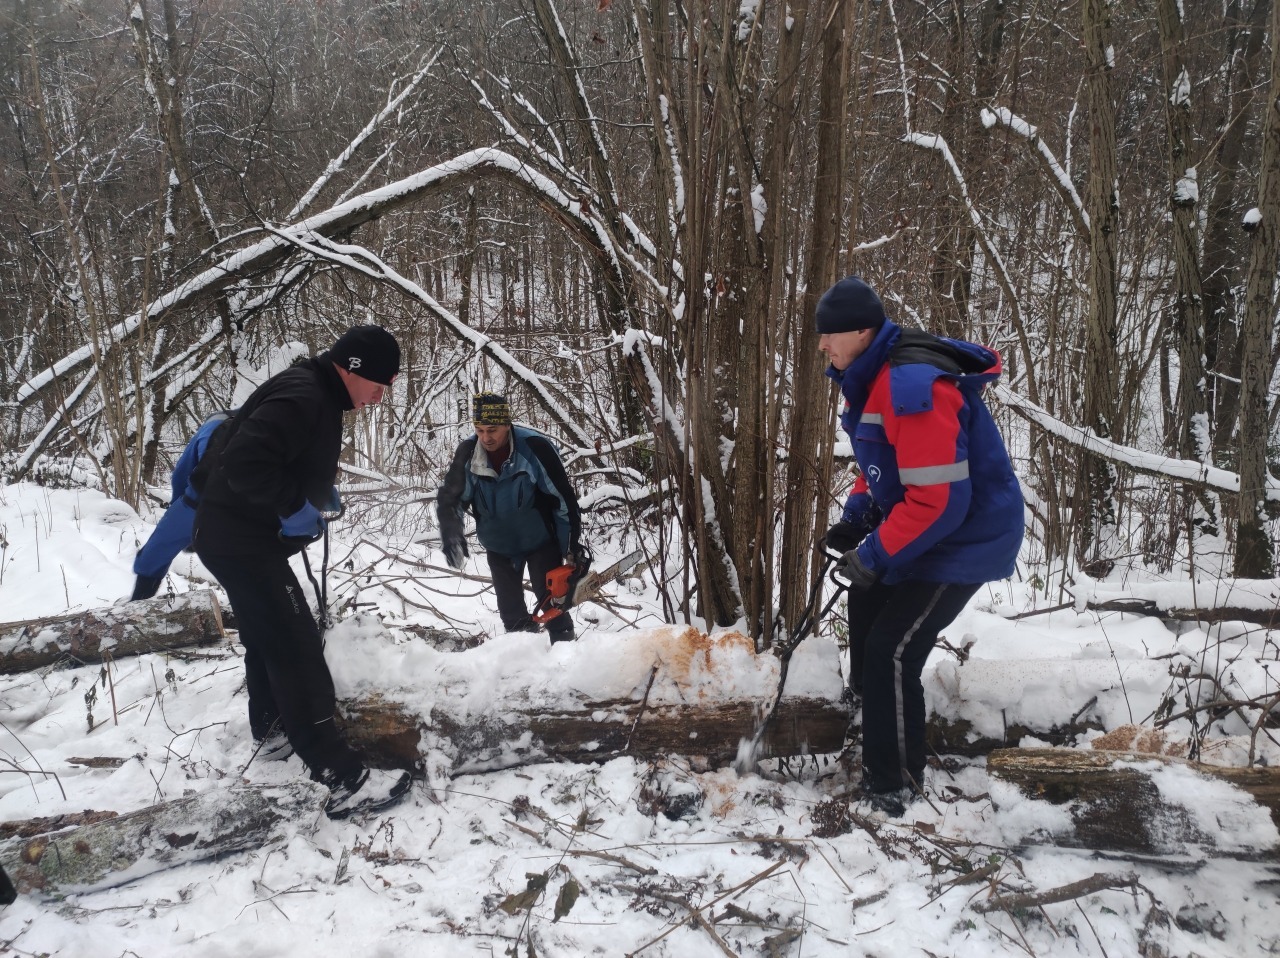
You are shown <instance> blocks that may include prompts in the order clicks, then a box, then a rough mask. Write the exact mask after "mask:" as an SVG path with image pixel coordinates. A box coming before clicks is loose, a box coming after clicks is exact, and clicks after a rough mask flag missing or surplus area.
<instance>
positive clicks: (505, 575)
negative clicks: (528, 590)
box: [486, 539, 573, 638]
mask: <svg viewBox="0 0 1280 958" xmlns="http://www.w3.org/2000/svg"><path fill="white" fill-rule="evenodd" d="M486 557H487V558H488V560H489V575H490V577H491V578H492V579H493V591H494V594H495V595H497V597H498V615H500V616H502V626H503V628H505V629H506V630H507V631H508V632H520V631H523V630H526V629H528V630H530V631H534V630H536V628H537V627H536V625H534V622H533V619H531V618H530V617H529V609H528V607H527V606H526V605H525V603H524V570H525V566H526V565H527V566H528V567H529V582H530V584H531V585H532V586H533V594H534V595H535V596H537V597H538V601H539V602H541V601H542V599H543V597H545V596H546V594H547V573H548V572H550V571H551V570H552V569H554V568H555V567H556V566H558V565H560V564H561V560H562V559H563V556H561V554H560V545H559V543H558V542H556V540H555V539H552V540H550V541H549V542H547V544H546V545H543V546H539V547H538V548H537V549H535V550H534V551H533V552H531V553H529V555H527V556H525V557H523V558H513V557H512V556H503V555H498V554H497V553H496V552H489V553H487V554H486ZM530 627H532V628H530ZM547 631H548V632H549V633H550V634H551V637H552V638H555V637H557V636H560V635H565V634H566V633H569V632H572V631H573V619H571V618H569V613H568V612H564V613H562V614H560V615H558V616H556V617H555V618H554V619H552V620H551V621H550V622H548V623H547Z"/></svg>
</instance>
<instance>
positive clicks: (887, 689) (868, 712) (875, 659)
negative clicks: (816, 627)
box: [849, 582, 979, 792]
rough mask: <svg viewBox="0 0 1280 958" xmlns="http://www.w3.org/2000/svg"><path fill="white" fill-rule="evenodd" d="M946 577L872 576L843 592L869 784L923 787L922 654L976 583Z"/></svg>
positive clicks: (851, 678) (865, 782) (888, 788)
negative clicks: (886, 580) (863, 587)
mask: <svg viewBox="0 0 1280 958" xmlns="http://www.w3.org/2000/svg"><path fill="white" fill-rule="evenodd" d="M978 588H979V586H977V585H953V584H948V583H945V582H900V583H897V584H895V585H884V584H883V583H879V582H877V583H876V584H875V585H873V586H872V587H871V588H870V589H868V590H867V591H866V592H861V593H857V592H855V593H851V594H850V596H849V658H850V672H849V684H850V685H851V686H853V687H854V688H855V689H857V688H858V686H859V684H860V685H861V691H862V778H863V785H864V786H865V787H866V788H868V789H870V790H871V791H877V792H881V791H891V790H893V789H897V788H902V787H904V786H912V785H915V786H919V787H923V783H924V765H925V757H926V750H925V712H924V686H923V685H922V684H921V681H920V674H921V673H922V672H923V671H924V664H925V660H926V659H928V658H929V653H930V652H932V651H933V647H934V645H935V644H936V643H937V641H938V633H939V632H941V631H942V630H943V629H945V628H946V627H947V626H948V625H950V624H951V622H952V621H953V620H954V619H955V617H956V616H957V615H959V614H960V612H961V611H962V610H963V609H964V607H965V604H966V603H967V602H968V601H969V599H970V598H972V597H973V595H974V594H975V593H976V592H977V591H978Z"/></svg>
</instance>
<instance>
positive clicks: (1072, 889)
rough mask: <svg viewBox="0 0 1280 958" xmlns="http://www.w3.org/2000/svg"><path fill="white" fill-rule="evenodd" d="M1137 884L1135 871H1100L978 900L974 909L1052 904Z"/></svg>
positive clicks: (988, 909)
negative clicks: (1044, 887)
mask: <svg viewBox="0 0 1280 958" xmlns="http://www.w3.org/2000/svg"><path fill="white" fill-rule="evenodd" d="M1137 884H1138V876H1137V874H1136V873H1134V872H1126V873H1125V874H1123V875H1111V874H1107V873H1105V872H1099V873H1098V874H1096V875H1090V876H1089V877H1088V878H1082V879H1081V880H1080V881H1075V882H1071V883H1070V884H1068V885H1060V886H1058V887H1057V888H1051V889H1049V890H1048V891H1042V892H1023V893H1020V894H1016V895H1002V896H999V897H996V898H988V899H987V900H986V901H980V902H976V903H975V904H974V906H973V909H974V911H978V912H983V913H986V912H992V911H999V910H1001V909H1008V910H1013V909H1015V908H1037V907H1039V906H1040V905H1051V904H1054V903H1055V902H1062V901H1072V900H1073V899H1076V898H1083V897H1084V896H1085V895H1092V894H1093V893H1094V892H1098V891H1106V890H1107V889H1109V888H1133V887H1134V886H1136V885H1137Z"/></svg>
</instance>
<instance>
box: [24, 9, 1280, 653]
mask: <svg viewBox="0 0 1280 958" xmlns="http://www.w3.org/2000/svg"><path fill="white" fill-rule="evenodd" d="M0 18H2V24H3V26H2V29H0V66H2V69H0V98H2V100H3V105H4V109H3V118H2V119H0V197H3V200H2V203H0V474H2V475H3V477H4V479H5V481H8V482H12V481H17V480H20V479H24V478H34V479H37V480H38V481H41V482H45V483H49V484H66V483H73V484H74V483H86V482H87V483H89V484H91V485H95V486H97V487H99V488H101V489H103V490H104V491H106V492H107V493H108V494H110V495H113V496H116V497H118V498H120V499H122V500H124V501H126V502H129V503H130V504H132V505H135V506H137V505H138V504H139V503H140V502H141V501H142V500H143V499H144V498H145V497H147V496H148V495H154V493H153V492H152V491H151V488H152V487H153V486H156V485H159V484H163V482H164V481H165V479H166V478H167V474H168V469H169V466H170V464H171V462H172V460H173V458H174V457H175V456H176V454H177V452H178V451H179V450H180V449H181V447H182V444H183V443H184V442H185V440H186V438H187V437H189V436H190V435H191V434H192V433H193V431H194V429H195V427H196V425H197V424H198V423H199V422H200V421H201V420H202V419H203V418H204V417H205V416H207V415H209V414H210V413H212V412H213V411H214V410H216V409H219V408H223V407H224V406H226V405H227V404H228V402H229V401H230V397H231V396H232V395H233V394H234V393H235V391H236V387H237V384H238V383H239V382H240V381H241V380H242V379H243V378H244V377H246V376H251V375H252V371H254V370H257V369H260V368H261V367H262V366H263V365H265V364H266V362H267V360H268V358H269V357H271V356H273V355H277V354H278V353H279V351H280V350H281V348H282V347H284V346H286V344H289V343H301V344H302V345H303V346H304V347H305V348H306V349H307V350H308V351H318V350H321V349H323V348H325V347H326V346H327V345H328V344H329V343H331V342H332V340H333V338H334V337H335V336H336V335H337V334H338V333H340V332H341V331H342V330H343V329H344V328H346V327H347V326H348V325H351V324H353V323H359V322H378V323H381V324H383V325H385V326H387V327H388V328H390V329H391V330H392V331H394V332H395V333H396V335H397V336H398V337H399V338H400V340H401V342H402V344H403V345H404V347H405V356H404V364H403V367H402V370H403V371H402V375H401V378H400V381H399V382H398V383H397V386H396V388H395V390H394V395H393V396H392V398H391V400H390V401H388V402H387V403H385V404H384V405H383V406H382V407H380V408H379V409H377V410H376V412H374V413H373V414H372V415H369V416H367V417H360V419H359V421H358V422H357V423H356V425H355V427H354V433H353V434H354V440H353V441H352V443H351V444H350V446H349V447H348V448H347V449H346V450H345V452H344V470H345V473H344V477H343V486H344V492H345V493H346V495H347V499H348V502H349V504H350V505H351V506H352V507H353V508H354V509H356V510H359V511H360V512H361V513H362V514H363V515H362V518H363V519H364V520H366V521H371V522H373V523H375V524H381V525H382V526H383V527H384V528H388V529H392V528H393V529H395V531H396V532H397V533H405V532H408V533H409V534H420V535H421V536H423V537H429V536H430V535H431V534H432V533H433V531H434V528H433V527H434V519H433V512H434V510H433V509H430V508H422V507H423V506H427V505H428V504H429V503H430V501H431V500H432V499H433V497H434V490H435V488H436V486H437V485H438V484H439V481H440V477H441V475H442V472H443V469H444V467H445V466H446V464H447V462H448V458H449V455H450V454H451V452H452V450H453V448H454V445H455V444H456V442H457V441H458V439H459V438H461V436H462V435H463V434H465V432H466V431H467V429H468V427H469V411H468V408H467V407H468V402H469V397H470V394H471V393H472V392H473V391H474V390H476V389H478V388H486V389H496V390H500V391H506V392H508V393H510V394H511V396H512V398H513V400H514V402H515V405H516V408H517V410H518V411H519V413H520V416H521V418H523V419H524V420H525V421H528V422H530V423H532V424H534V425H536V426H539V427H540V428H544V429H546V430H547V431H549V432H550V433H551V434H552V435H554V436H555V437H556V438H557V440H558V441H559V442H560V444H561V446H562V448H563V449H564V451H565V456H566V459H567V461H568V463H569V467H570V472H571V474H572V475H573V476H575V478H576V481H577V482H578V483H579V487H580V489H581V490H582V491H583V493H584V495H585V497H586V500H587V503H588V505H589V506H590V507H591V508H590V512H589V517H588V520H587V529H588V536H589V537H590V536H591V535H608V534H610V533H611V530H615V529H616V528H619V527H623V526H626V527H629V528H630V529H632V530H636V531H639V532H643V533H644V535H645V537H646V541H648V542H649V543H650V544H651V546H652V549H653V551H654V552H655V553H656V554H658V555H661V556H665V557H666V559H667V561H666V563H665V565H661V564H659V565H658V566H656V568H657V569H658V570H659V571H658V572H657V574H656V577H657V583H656V584H657V586H658V589H659V590H660V594H661V596H662V599H663V603H664V608H665V612H666V614H667V616H668V617H669V618H670V619H671V620H673V621H675V620H683V619H686V618H687V617H690V616H696V617H700V618H701V619H702V620H704V621H705V622H707V623H708V624H715V625H721V626H723V625H730V624H733V623H735V622H738V623H743V624H744V625H745V628H746V630H747V631H748V632H749V633H750V634H753V635H755V636H756V637H757V638H758V639H759V640H760V641H761V643H762V644H768V642H769V641H770V640H771V638H772V637H774V636H775V635H776V634H777V633H778V630H779V629H780V628H782V627H783V626H784V625H785V623H786V622H787V621H788V620H789V619H791V618H795V613H796V612H797V611H798V608H797V607H798V606H799V605H800V604H802V603H803V601H804V596H806V595H807V594H808V591H809V589H808V586H809V583H810V581H811V580H812V577H813V576H814V575H815V574H817V571H818V569H817V559H816V557H815V553H814V551H813V545H814V543H815V541H816V540H817V538H818V536H820V535H821V533H822V532H823V531H825V529H826V527H827V524H828V523H829V522H830V520H831V519H832V518H833V513H834V511H835V510H836V509H837V508H838V506H839V504H840V502H841V501H842V499H843V494H844V491H845V490H846V489H847V488H848V476H847V475H846V474H845V470H844V469H843V468H842V467H841V463H840V462H839V461H837V462H836V463H835V465H834V466H833V452H834V451H836V450H835V447H836V443H837V438H838V434H837V431H836V429H835V418H834V414H835V408H836V402H837V396H836V393H835V390H834V388H833V386H832V384H830V382H829V381H828V380H826V379H825V378H824V377H823V368H822V360H821V357H820V355H819V353H818V352H817V348H816V347H817V336H816V333H815V331H814V329H813V324H812V315H813V306H814V304H815V302H816V300H817V297H818V296H819V295H821V293H822V291H823V290H824V289H825V288H826V287H827V286H828V285H829V284H830V283H831V282H832V281H834V280H835V279H837V278H839V277H840V276H843V275H847V274H851V273H852V274H858V275H861V276H863V277H864V278H866V279H867V280H868V281H869V282H871V283H872V285H873V286H874V287H876V288H877V289H878V290H879V291H880V293H881V295H882V297H883V298H884V300H885V302H886V306H887V308H888V310H889V313H890V315H891V316H892V317H893V318H895V320H896V321H898V322H899V323H901V324H902V325H904V326H909V327H911V326H919V327H922V328H926V329H929V330H931V331H934V332H938V333H942V334H945V335H951V336H959V337H963V338H968V339H973V340H976V341H980V342H983V343H987V344H990V345H992V346H994V347H996V348H997V349H999V350H1000V351H1001V352H1002V354H1003V355H1004V357H1005V363H1006V376H1005V378H1004V380H1003V385H1002V386H1001V387H999V388H998V389H995V390H992V391H990V392H989V402H990V403H991V405H992V406H993V409H994V411H995V412H996V414H997V417H998V418H999V420H1000V421H1001V424H1002V428H1003V430H1004V432H1005V434H1006V436H1007V437H1008V439H1009V442H1010V445H1011V449H1012V452H1013V455H1014V458H1015V463H1016V466H1017V469H1018V472H1019V475H1020V478H1021V479H1022V482H1023V485H1024V491H1025V493H1026V498H1027V503H1028V507H1029V508H1028V538H1029V546H1028V548H1027V549H1025V550H1024V553H1023V560H1022V562H1021V563H1020V566H1019V571H1018V575H1019V576H1020V577H1021V578H1022V579H1024V580H1025V581H1030V582H1032V583H1034V584H1035V585H1036V587H1037V588H1039V589H1042V590H1043V591H1044V593H1045V595H1046V598H1051V597H1052V595H1053V594H1054V593H1057V594H1058V595H1061V590H1062V589H1063V588H1064V586H1067V585H1069V583H1070V581H1071V579H1072V577H1073V576H1075V575H1076V573H1077V572H1078V571H1084V572H1086V573H1088V574H1090V575H1092V576H1095V577H1096V576H1103V575H1119V576H1123V575H1126V574H1127V573H1128V571H1129V570H1134V569H1139V568H1140V569H1143V570H1144V571H1151V572H1154V573H1156V574H1158V575H1164V574H1170V575H1175V576H1184V577H1185V576H1186V575H1188V574H1190V573H1199V572H1204V573H1207V574H1210V575H1217V574H1234V575H1236V576H1241V577H1254V578H1262V577H1269V576H1271V575H1272V574H1273V555H1274V551H1275V538H1276V530H1275V523H1274V517H1275V512H1274V511H1273V510H1274V502H1275V500H1276V499H1277V498H1280V487H1278V486H1277V485H1276V483H1275V482H1274V480H1272V479H1271V478H1270V472H1269V462H1270V461H1271V460H1273V459H1274V458H1275V456H1276V452H1275V450H1274V449H1273V448H1272V442H1271V439H1272V437H1273V436H1274V434H1275V422H1276V416H1277V411H1278V410H1280V404H1278V403H1277V397H1276V395H1275V393H1274V391H1273V390H1272V380H1273V376H1274V370H1275V365H1276V362H1275V360H1276V348H1277V346H1276V342H1275V336H1274V327H1275V317H1276V302H1275V298H1276V289H1275V286H1276V282H1275V281H1276V267H1277V253H1278V237H1280V234H1278V233H1277V227H1278V226H1280V44H1277V43H1275V42H1274V40H1275V38H1276V37H1277V36H1280V9H1276V8H1274V7H1273V4H1272V3H1271V0H1214V2H1208V3H1195V4H1187V5H1185V6H1184V5H1183V4H1181V3H1180V2H1178V0H1144V2H1125V3H1112V2H1108V0H1081V2H1069V3H1059V2H1056V0H1055V2H1048V0H980V2H979V0H949V2H907V0H812V2H810V0H793V2H791V3H788V4H778V3H772V2H755V0H742V2H740V3H723V2H720V0H706V2H691V3H685V2H681V0H591V2H589V3H584V2H577V0H572V2H566V0H560V2H558V3H557V2H555V0H492V2H485V3H482V4H477V3H475V2H473V0H468V2H466V3H461V2H455V0H438V2H419V0H395V2H372V3H370V2H365V0H361V2H359V3H355V2H344V0H323V2H322V0H149V2H143V0H137V2H115V3H109V2H84V3H74V2H63V0H6V2H5V5H4V9H3V11H2V12H0ZM844 454H845V455H847V449H845V450H844Z"/></svg>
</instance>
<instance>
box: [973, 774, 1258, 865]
mask: <svg viewBox="0 0 1280 958" xmlns="http://www.w3.org/2000/svg"><path fill="white" fill-rule="evenodd" d="M1150 763H1160V764H1177V765H1180V766H1183V767H1185V768H1187V769H1190V770H1191V771H1193V772H1194V773H1195V774H1197V775H1199V776H1204V777H1206V778H1210V779H1216V780H1218V781H1220V782H1225V783H1227V784H1229V785H1232V786H1234V787H1235V788H1237V789H1239V790H1241V791H1242V792H1244V793H1247V795H1248V796H1249V797H1250V798H1251V800H1252V802H1254V803H1256V804H1257V805H1259V806H1261V807H1263V808H1265V809H1266V810H1267V811H1268V812H1269V813H1270V816H1271V820H1272V822H1273V823H1274V824H1276V825H1277V826H1280V769H1272V768H1224V767H1220V766H1214V765H1204V764H1200V763H1193V762H1186V761H1182V760H1178V759H1170V758H1167V757H1162V756H1159V755H1151V754H1146V753H1136V752H1105V751H1096V750H1093V751H1090V750H1083V749H1002V750H998V751H994V752H992V753H991V755H990V756H989V757H988V758H987V771H988V772H989V773H990V774H991V776H992V777H993V778H996V779H999V780H1002V781H1005V782H1008V783H1010V784H1012V785H1014V786H1016V787H1017V788H1018V790H1019V791H1020V792H1021V793H1022V794H1024V795H1026V796H1027V797H1028V798H1034V799H1037V800H1040V801H1046V802H1050V803H1051V804H1054V805H1063V806H1067V807H1068V809H1069V812H1070V816H1071V820H1072V829H1071V830H1070V831H1069V832H1066V833H1063V832H1055V834H1054V835H1053V841H1054V843H1055V844H1058V845H1062V846H1066V847H1070V848H1090V849H1095V850H1103V851H1116V852H1126V853H1136V854H1142V855H1177V854H1186V853H1188V852H1189V851H1191V850H1193V849H1196V848H1200V849H1203V848H1214V847H1216V846H1217V844H1218V841H1217V839H1216V838H1215V836H1214V834H1213V833H1212V832H1214V831H1215V830H1214V829H1209V830H1206V829H1205V828H1204V827H1203V821H1204V818H1203V813H1205V812H1209V813H1211V814H1217V812H1216V810H1214V809H1204V808H1199V809H1194V810H1193V809H1191V808H1188V807H1186V806H1183V805H1179V804H1176V803H1174V802H1173V801H1172V800H1171V799H1170V798H1169V796H1167V795H1165V794H1163V793H1162V792H1161V791H1160V789H1159V788H1158V787H1157V785H1156V784H1155V782H1154V781H1153V779H1152V773H1151V768H1152V765H1151V764H1150ZM1143 766H1145V767H1143ZM1196 800H1197V801H1200V800H1201V798H1199V797H1198V798H1196ZM1245 804H1247V802H1246V803H1245ZM1231 811H1232V810H1230V809H1226V808H1224V809H1223V813H1224V814H1226V813H1231ZM1219 820H1220V823H1221V820H1222V819H1221V815H1219ZM1222 831H1223V832H1225V831H1226V828H1225V827H1224V828H1223V829H1222ZM1226 851H1229V852H1230V853H1232V854H1240V855H1241V856H1242V857H1258V858H1264V859H1268V860H1274V859H1277V858H1280V841H1272V842H1271V843H1270V844H1265V845H1261V846H1259V845H1254V846H1251V849H1249V850H1245V851H1243V852H1242V851H1240V850H1238V849H1230V850H1226Z"/></svg>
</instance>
